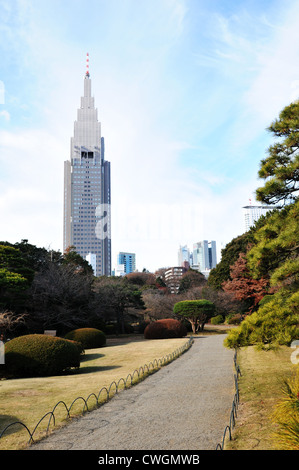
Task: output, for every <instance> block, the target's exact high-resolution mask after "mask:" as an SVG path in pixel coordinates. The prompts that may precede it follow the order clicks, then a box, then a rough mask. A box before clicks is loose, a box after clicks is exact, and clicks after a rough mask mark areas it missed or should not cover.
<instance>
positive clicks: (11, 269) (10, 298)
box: [0, 245, 34, 311]
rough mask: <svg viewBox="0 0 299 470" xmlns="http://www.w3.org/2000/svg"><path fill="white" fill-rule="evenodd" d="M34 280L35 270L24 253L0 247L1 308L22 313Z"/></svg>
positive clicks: (7, 246)
mask: <svg viewBox="0 0 299 470" xmlns="http://www.w3.org/2000/svg"><path fill="white" fill-rule="evenodd" d="M33 278H34V270H33V269H31V267H30V266H29V263H28V261H27V259H26V257H24V255H23V253H21V251H20V250H18V249H16V248H14V247H13V246H9V245H0V307H1V308H3V309H9V310H13V311H21V310H22V309H23V307H24V305H25V303H26V299H27V289H28V288H29V287H30V285H31V283H32V281H33Z"/></svg>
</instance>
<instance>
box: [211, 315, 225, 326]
mask: <svg viewBox="0 0 299 470" xmlns="http://www.w3.org/2000/svg"><path fill="white" fill-rule="evenodd" d="M211 323H212V325H220V324H221V323H224V318H223V316H222V315H216V317H212V318H211Z"/></svg>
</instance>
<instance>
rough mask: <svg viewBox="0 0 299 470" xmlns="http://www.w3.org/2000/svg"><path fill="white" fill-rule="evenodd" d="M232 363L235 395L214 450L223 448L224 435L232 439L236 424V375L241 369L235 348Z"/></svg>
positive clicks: (237, 403) (237, 397) (237, 396)
mask: <svg viewBox="0 0 299 470" xmlns="http://www.w3.org/2000/svg"><path fill="white" fill-rule="evenodd" d="M234 365H235V371H236V373H235V374H234V381H235V395H234V399H233V404H232V409H231V412H230V418H229V424H228V425H227V426H226V427H225V429H224V432H223V438H222V442H221V443H218V444H217V446H216V450H223V449H224V443H225V439H226V435H227V434H228V435H229V440H230V441H231V440H232V430H233V428H234V426H235V424H236V418H237V411H238V405H239V383H238V377H239V375H242V374H241V370H240V367H239V365H238V364H237V350H236V349H235V354H234Z"/></svg>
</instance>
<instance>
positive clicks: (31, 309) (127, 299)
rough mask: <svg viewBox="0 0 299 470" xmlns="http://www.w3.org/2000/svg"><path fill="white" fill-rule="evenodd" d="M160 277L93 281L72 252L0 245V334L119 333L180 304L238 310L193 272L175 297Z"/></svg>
mask: <svg viewBox="0 0 299 470" xmlns="http://www.w3.org/2000/svg"><path fill="white" fill-rule="evenodd" d="M164 273H165V270H164V269H160V270H159V271H157V272H156V273H155V274H153V273H149V272H136V273H131V274H128V275H127V276H125V277H106V276H102V277H94V275H93V272H92V268H91V266H90V265H89V264H88V262H87V261H86V260H84V259H83V258H82V257H81V256H80V255H79V254H78V253H76V251H75V249H74V248H73V247H70V248H69V249H68V250H66V252H65V253H64V254H63V255H62V254H61V253H60V252H57V251H53V250H47V249H45V248H38V247H36V246H35V245H32V244H30V243H28V240H22V241H21V242H20V243H16V244H11V243H9V242H0V334H2V335H4V336H5V337H12V336H14V335H17V334H20V333H24V332H25V333H32V332H37V333H42V332H43V331H44V330H46V329H54V330H57V333H58V334H64V333H65V332H67V331H69V330H71V329H75V328H80V327H88V326H89V327H95V328H100V329H105V328H109V330H111V327H112V325H113V329H114V331H115V330H116V331H118V332H120V333H121V332H125V331H126V328H127V325H128V324H129V323H135V324H138V323H139V324H140V325H144V324H145V321H154V320H157V319H162V318H169V317H172V316H173V308H174V305H175V303H177V302H179V301H182V300H194V299H208V300H210V301H212V302H213V303H214V304H215V308H216V313H217V314H218V313H220V314H222V315H226V314H228V313H231V312H233V311H237V310H238V308H239V307H240V302H239V301H238V300H236V299H235V298H234V296H233V295H232V294H230V293H227V292H222V291H217V290H215V289H214V288H211V287H209V286H208V285H207V281H206V280H205V278H204V276H203V275H202V274H201V273H199V272H197V271H194V270H189V271H188V272H187V273H185V274H184V276H183V277H182V280H181V285H180V289H179V294H177V295H173V294H171V293H170V291H169V289H168V288H167V286H166V284H165V278H164ZM108 324H110V325H109V327H107V325H108ZM107 331H108V330H107Z"/></svg>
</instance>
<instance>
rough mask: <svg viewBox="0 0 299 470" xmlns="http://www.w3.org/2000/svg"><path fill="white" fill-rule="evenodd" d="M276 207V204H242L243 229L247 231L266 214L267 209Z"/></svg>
mask: <svg viewBox="0 0 299 470" xmlns="http://www.w3.org/2000/svg"><path fill="white" fill-rule="evenodd" d="M277 208H278V207H277V206H252V205H249V206H244V207H243V213H244V226H245V231H246V232H247V231H248V230H249V229H250V227H252V226H253V225H254V223H255V222H256V221H257V220H258V219H259V218H260V217H261V216H262V215H266V214H267V212H268V211H270V210H273V209H277Z"/></svg>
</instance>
